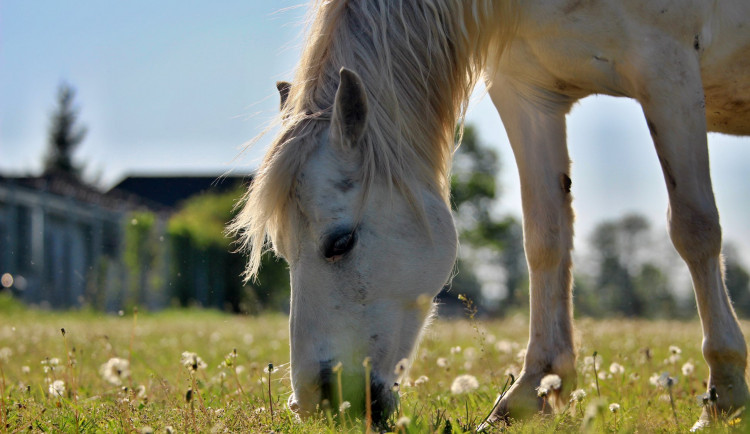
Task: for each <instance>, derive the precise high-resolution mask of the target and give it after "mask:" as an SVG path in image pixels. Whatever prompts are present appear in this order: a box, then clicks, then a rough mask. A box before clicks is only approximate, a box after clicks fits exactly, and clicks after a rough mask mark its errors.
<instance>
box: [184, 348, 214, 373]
mask: <svg viewBox="0 0 750 434" xmlns="http://www.w3.org/2000/svg"><path fill="white" fill-rule="evenodd" d="M180 362H181V363H182V364H183V365H184V366H185V367H186V368H187V369H188V371H191V372H196V371H198V369H206V367H207V366H208V365H206V362H204V361H203V359H201V358H200V356H199V355H197V354H195V353H192V352H190V351H183V353H182V357H181V359H180Z"/></svg>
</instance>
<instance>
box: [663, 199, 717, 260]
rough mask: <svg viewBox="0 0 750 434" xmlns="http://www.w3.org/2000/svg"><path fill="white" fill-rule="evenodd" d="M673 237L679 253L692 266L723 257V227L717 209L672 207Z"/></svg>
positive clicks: (670, 217)
mask: <svg viewBox="0 0 750 434" xmlns="http://www.w3.org/2000/svg"><path fill="white" fill-rule="evenodd" d="M669 235H670V237H671V238H672V243H673V244H674V246H675V249H677V252H678V253H679V254H680V256H682V258H683V259H685V261H687V262H688V263H689V264H690V263H694V262H696V261H703V260H705V259H707V258H710V257H717V256H719V254H720V253H721V226H720V225H719V213H718V211H717V210H716V208H715V207H710V208H708V209H699V208H696V207H694V206H690V205H685V204H681V205H674V204H673V205H670V209H669Z"/></svg>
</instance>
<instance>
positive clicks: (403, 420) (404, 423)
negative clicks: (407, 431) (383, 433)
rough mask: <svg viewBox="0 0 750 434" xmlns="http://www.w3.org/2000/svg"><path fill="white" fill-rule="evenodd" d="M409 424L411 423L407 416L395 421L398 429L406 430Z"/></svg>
mask: <svg viewBox="0 0 750 434" xmlns="http://www.w3.org/2000/svg"><path fill="white" fill-rule="evenodd" d="M410 422H411V419H409V418H408V417H407V416H401V417H400V418H398V420H397V421H396V426H397V427H398V428H406V427H407V426H409V423H410Z"/></svg>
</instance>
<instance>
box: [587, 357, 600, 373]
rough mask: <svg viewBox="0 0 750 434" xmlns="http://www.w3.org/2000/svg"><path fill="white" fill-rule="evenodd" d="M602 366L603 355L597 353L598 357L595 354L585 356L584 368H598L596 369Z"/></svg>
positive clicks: (588, 369) (589, 369)
mask: <svg viewBox="0 0 750 434" xmlns="http://www.w3.org/2000/svg"><path fill="white" fill-rule="evenodd" d="M601 366H602V356H600V355H597V356H596V357H593V356H586V357H584V358H583V370H584V371H591V370H593V369H595V368H596V370H599V369H601Z"/></svg>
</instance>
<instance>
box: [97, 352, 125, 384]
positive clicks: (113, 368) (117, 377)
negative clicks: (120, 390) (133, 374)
mask: <svg viewBox="0 0 750 434" xmlns="http://www.w3.org/2000/svg"><path fill="white" fill-rule="evenodd" d="M99 373H100V374H101V375H102V377H104V379H105V380H106V381H107V382H108V383H110V384H112V385H114V386H120V385H122V380H123V379H125V378H128V377H130V362H129V361H128V360H127V359H121V358H119V357H112V358H111V359H109V360H108V361H107V363H105V364H103V365H102V366H101V367H100V368H99Z"/></svg>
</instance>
